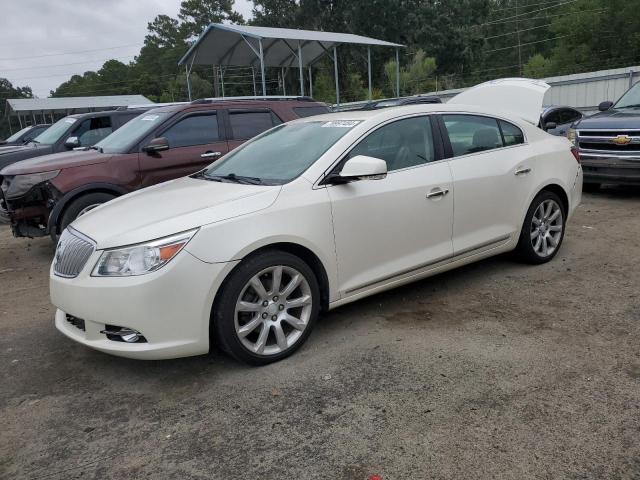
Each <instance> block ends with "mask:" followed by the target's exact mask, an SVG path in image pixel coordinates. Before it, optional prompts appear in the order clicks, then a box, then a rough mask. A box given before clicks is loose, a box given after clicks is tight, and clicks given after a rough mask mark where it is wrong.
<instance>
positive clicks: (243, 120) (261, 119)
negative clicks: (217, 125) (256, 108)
mask: <svg viewBox="0 0 640 480" xmlns="http://www.w3.org/2000/svg"><path fill="white" fill-rule="evenodd" d="M229 121H230V122H231V132H232V138H233V139H234V140H248V139H250V138H253V137H255V136H256V135H258V134H260V133H262V132H264V131H266V130H269V129H270V128H271V127H273V126H274V125H278V124H280V123H282V122H281V121H280V119H278V118H277V117H275V115H274V114H273V113H271V112H270V111H264V112H237V111H236V112H234V111H230V112H229Z"/></svg>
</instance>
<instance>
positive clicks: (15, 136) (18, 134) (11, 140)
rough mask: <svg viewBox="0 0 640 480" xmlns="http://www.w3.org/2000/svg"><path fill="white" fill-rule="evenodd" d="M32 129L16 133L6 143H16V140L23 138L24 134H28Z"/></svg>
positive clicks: (25, 128) (26, 128) (24, 129)
mask: <svg viewBox="0 0 640 480" xmlns="http://www.w3.org/2000/svg"><path fill="white" fill-rule="evenodd" d="M32 128H33V127H32V126H28V127H24V128H23V129H22V130H20V131H18V132H16V133H14V134H13V135H11V136H10V137H9V138H7V139H6V140H5V142H15V141H16V140H18V139H19V138H20V137H21V136H22V134H23V133H27V132H28V131H29V130H31V129H32Z"/></svg>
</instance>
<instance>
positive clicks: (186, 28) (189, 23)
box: [178, 0, 244, 39]
mask: <svg viewBox="0 0 640 480" xmlns="http://www.w3.org/2000/svg"><path fill="white" fill-rule="evenodd" d="M234 3H235V2H234V0H183V2H182V3H181V4H180V12H179V13H178V18H179V19H180V21H181V22H182V23H181V24H180V31H181V34H182V35H183V38H186V39H189V38H191V37H194V36H195V37H197V36H200V34H202V32H203V31H204V29H205V28H207V27H208V26H209V25H210V24H211V23H222V22H225V21H227V22H230V23H237V24H240V23H244V19H243V18H242V15H240V14H239V13H238V12H236V11H234V10H233V4H234Z"/></svg>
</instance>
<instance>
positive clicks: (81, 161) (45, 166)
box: [2, 150, 111, 175]
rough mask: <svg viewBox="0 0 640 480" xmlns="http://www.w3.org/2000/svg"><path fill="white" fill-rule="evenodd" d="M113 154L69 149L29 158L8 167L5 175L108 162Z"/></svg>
mask: <svg viewBox="0 0 640 480" xmlns="http://www.w3.org/2000/svg"><path fill="white" fill-rule="evenodd" d="M110 158H111V155H108V154H105V153H100V152H99V151H97V150H87V151H73V150H72V151H69V152H60V153H52V154H50V155H43V156H40V157H35V158H29V159H28V160H22V161H21V162H17V163H14V164H12V165H9V166H8V167H6V168H5V169H4V170H3V171H2V174H3V175H24V174H26V173H40V172H49V171H51V170H62V169H63V168H70V167H78V166H81V165H91V164H93V163H100V162H106V161H108V160H109V159H110Z"/></svg>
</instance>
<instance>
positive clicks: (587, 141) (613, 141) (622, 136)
mask: <svg viewBox="0 0 640 480" xmlns="http://www.w3.org/2000/svg"><path fill="white" fill-rule="evenodd" d="M577 136H578V145H579V147H580V155H581V156H584V158H589V157H593V158H604V157H615V158H622V159H629V160H638V159H640V130H628V129H627V130H624V129H620V130H578V132H577Z"/></svg>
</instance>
